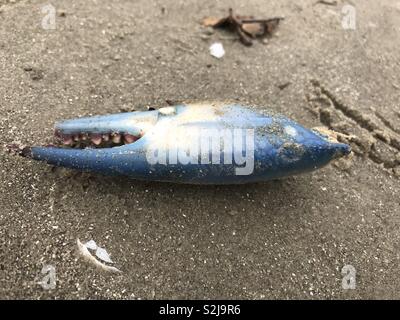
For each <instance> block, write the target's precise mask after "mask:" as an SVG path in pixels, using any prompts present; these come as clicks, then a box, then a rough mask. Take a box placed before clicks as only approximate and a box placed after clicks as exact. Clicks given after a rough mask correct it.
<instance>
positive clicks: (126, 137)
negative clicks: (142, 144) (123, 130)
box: [124, 134, 137, 144]
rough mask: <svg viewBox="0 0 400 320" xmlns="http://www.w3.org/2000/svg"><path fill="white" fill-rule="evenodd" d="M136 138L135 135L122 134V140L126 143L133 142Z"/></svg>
mask: <svg viewBox="0 0 400 320" xmlns="http://www.w3.org/2000/svg"><path fill="white" fill-rule="evenodd" d="M136 140H137V138H136V137H135V136H133V135H131V134H125V135H124V142H125V143H126V144H128V143H132V142H135V141H136Z"/></svg>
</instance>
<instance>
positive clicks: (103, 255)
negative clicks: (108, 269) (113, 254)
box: [96, 247, 114, 263]
mask: <svg viewBox="0 0 400 320" xmlns="http://www.w3.org/2000/svg"><path fill="white" fill-rule="evenodd" d="M96 257H97V258H99V259H100V260H103V261H104V262H108V263H114V262H113V261H112V260H111V258H110V255H109V254H108V252H107V250H106V249H104V248H100V247H97V249H96Z"/></svg>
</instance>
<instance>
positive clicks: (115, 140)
mask: <svg viewBox="0 0 400 320" xmlns="http://www.w3.org/2000/svg"><path fill="white" fill-rule="evenodd" d="M112 142H113V143H121V135H120V134H119V133H113V134H112Z"/></svg>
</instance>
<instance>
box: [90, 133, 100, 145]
mask: <svg viewBox="0 0 400 320" xmlns="http://www.w3.org/2000/svg"><path fill="white" fill-rule="evenodd" d="M90 141H92V142H93V143H94V144H95V145H96V146H98V145H99V144H100V143H101V141H102V138H101V135H100V134H92V135H91V136H90Z"/></svg>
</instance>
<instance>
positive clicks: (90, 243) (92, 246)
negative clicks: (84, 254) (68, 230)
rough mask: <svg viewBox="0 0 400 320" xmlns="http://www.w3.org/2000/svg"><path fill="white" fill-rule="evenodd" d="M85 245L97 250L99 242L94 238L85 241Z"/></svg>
mask: <svg viewBox="0 0 400 320" xmlns="http://www.w3.org/2000/svg"><path fill="white" fill-rule="evenodd" d="M85 247H86V248H88V249H90V250H96V249H97V244H96V242H95V241H94V240H90V241H88V242H86V243H85Z"/></svg>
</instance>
